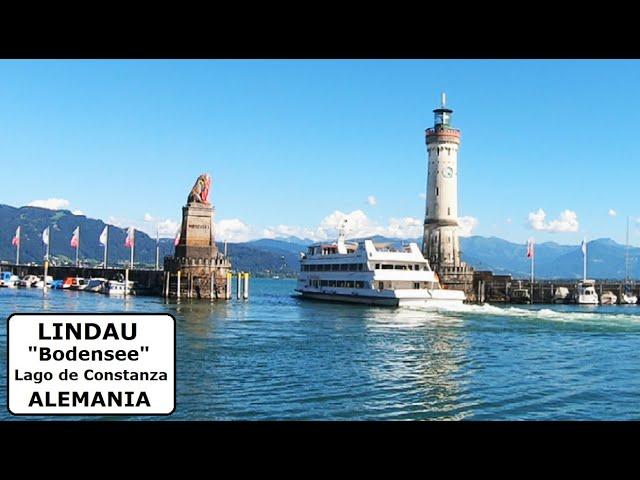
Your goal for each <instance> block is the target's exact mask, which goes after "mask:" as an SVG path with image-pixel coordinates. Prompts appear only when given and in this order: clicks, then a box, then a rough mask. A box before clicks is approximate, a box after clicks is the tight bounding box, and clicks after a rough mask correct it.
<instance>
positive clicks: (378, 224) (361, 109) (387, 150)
mask: <svg viewBox="0 0 640 480" xmlns="http://www.w3.org/2000/svg"><path fill="white" fill-rule="evenodd" d="M638 85H640V62H638V61H612V60H597V61H582V60H581V61H576V60H568V61H564V60H552V61H537V60H520V61H512V60H493V61H490V60H455V61H454V60H438V61H434V60H402V61H401V60H380V61H375V60H367V61H364V60H336V61H333V60H304V61H303V60H278V61H274V60H242V61H240V60H235V61H234V60H225V61H220V60H195V61H187V60H176V61H165V60H154V61H139V60H127V61H115V60H94V61H78V60H74V61H53V60H47V61H0V172H1V173H0V178H1V179H2V180H3V181H2V182H1V184H2V191H1V193H0V203H6V204H9V205H13V206H22V205H29V204H31V205H39V206H45V207H51V208H66V209H69V210H71V211H74V212H82V213H83V214H85V215H87V216H88V217H91V218H100V219H103V220H105V221H108V222H110V223H114V224H117V225H120V226H123V227H126V226H130V225H133V226H135V227H136V228H139V229H143V230H145V231H147V232H149V233H153V232H155V230H156V228H159V229H160V233H161V236H173V235H174V234H175V231H176V230H177V228H178V225H179V222H180V219H181V207H182V206H183V205H184V204H185V201H186V197H187V194H188V193H189V191H190V189H191V187H192V186H193V183H194V182H195V180H196V178H197V176H198V175H199V174H200V173H203V172H209V173H210V174H211V175H212V177H213V187H212V194H211V200H212V202H213V204H214V206H215V208H216V213H215V222H216V236H217V239H218V240H229V241H245V240H248V239H252V238H263V237H268V238H274V237H279V236H287V235H295V236H299V237H306V238H313V239H325V238H332V237H333V236H334V235H335V228H336V226H337V225H338V223H339V222H340V221H341V219H342V218H343V217H345V216H347V217H348V218H349V222H348V232H347V235H348V236H365V235H371V234H383V235H390V236H404V237H416V236H421V232H422V222H423V218H424V213H425V189H426V180H427V178H426V177H427V170H426V167H427V162H426V147H425V144H424V130H425V129H426V128H428V127H430V126H432V124H433V113H432V110H433V109H434V108H436V107H437V106H438V105H439V101H440V93H441V92H443V91H444V92H446V93H447V104H448V106H449V107H450V108H452V109H453V110H454V113H453V119H452V123H453V126H455V127H456V128H459V129H460V130H461V132H462V143H461V146H460V151H459V155H458V167H459V186H458V189H459V198H458V200H459V214H460V216H461V225H462V227H461V234H462V235H471V234H473V235H483V236H498V237H501V238H505V239H507V240H510V241H514V242H520V243H525V242H526V241H527V239H529V238H534V239H535V241H536V242H543V241H555V242H558V243H562V244H571V243H579V242H580V241H581V240H582V238H583V237H584V236H587V238H590V239H594V238H601V237H610V238H613V239H614V240H616V241H618V242H620V243H624V242H625V233H626V219H627V216H629V217H631V223H632V229H631V243H632V244H634V245H639V244H640V204H639V203H638V202H637V201H636V199H637V191H638V189H637V182H638V178H640V163H639V162H638V161H637V158H636V157H637V155H638V153H637V152H640V135H639V134H638V132H639V129H638V127H639V126H640V88H638ZM0 228H2V227H1V226H0Z"/></svg>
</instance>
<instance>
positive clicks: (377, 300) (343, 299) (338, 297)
mask: <svg viewBox="0 0 640 480" xmlns="http://www.w3.org/2000/svg"><path fill="white" fill-rule="evenodd" d="M296 291H297V292H298V293H299V294H300V296H301V297H302V298H307V299H312V300H322V301H327V302H340V303H358V304H362V305H382V306H388V307H406V306H432V307H452V306H459V305H462V304H463V302H464V295H461V296H458V295H456V296H449V297H440V298H438V296H437V293H434V294H433V295H432V296H431V297H430V298H425V297H417V298H416V297H397V296H390V295H375V294H374V295H365V294H361V293H357V294H353V293H339V292H320V291H306V290H296Z"/></svg>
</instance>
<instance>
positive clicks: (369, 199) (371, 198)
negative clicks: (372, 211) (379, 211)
mask: <svg viewBox="0 0 640 480" xmlns="http://www.w3.org/2000/svg"><path fill="white" fill-rule="evenodd" d="M367 203H368V204H369V205H371V206H372V207H375V206H376V205H377V204H378V201H377V200H376V197H374V196H373V195H369V196H368V197H367Z"/></svg>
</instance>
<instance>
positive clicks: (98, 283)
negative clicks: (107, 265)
mask: <svg viewBox="0 0 640 480" xmlns="http://www.w3.org/2000/svg"><path fill="white" fill-rule="evenodd" d="M106 283H107V279H106V278H90V279H89V282H88V283H87V286H86V288H85V289H84V290H85V292H93V293H102V292H103V291H104V289H105V284H106Z"/></svg>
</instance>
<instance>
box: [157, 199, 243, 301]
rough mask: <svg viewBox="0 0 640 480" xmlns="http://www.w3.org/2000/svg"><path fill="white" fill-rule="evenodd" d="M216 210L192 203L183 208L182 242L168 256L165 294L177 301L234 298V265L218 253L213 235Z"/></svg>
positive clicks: (165, 266)
mask: <svg viewBox="0 0 640 480" xmlns="http://www.w3.org/2000/svg"><path fill="white" fill-rule="evenodd" d="M214 210H215V209H214V208H213V206H212V205H210V204H203V203H188V204H187V205H186V206H184V207H182V226H181V229H180V240H179V242H178V245H176V247H175V253H174V255H173V256H172V257H165V259H164V271H165V279H164V281H165V284H164V292H165V293H164V294H165V296H168V297H177V298H214V299H220V300H224V299H227V298H228V297H230V295H227V289H230V288H231V284H230V281H229V280H228V275H227V274H228V273H229V272H230V271H231V262H230V261H229V259H228V258H227V257H225V256H224V255H223V254H221V253H220V252H219V251H218V248H217V247H216V244H215V236H214V232H213V214H214Z"/></svg>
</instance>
